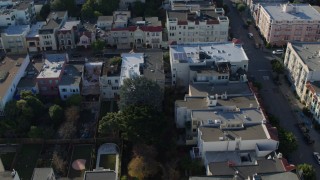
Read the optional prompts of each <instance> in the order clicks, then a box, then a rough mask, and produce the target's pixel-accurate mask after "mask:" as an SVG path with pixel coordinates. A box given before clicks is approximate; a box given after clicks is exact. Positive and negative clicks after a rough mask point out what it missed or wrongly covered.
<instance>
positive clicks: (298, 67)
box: [284, 42, 320, 102]
mask: <svg viewBox="0 0 320 180" xmlns="http://www.w3.org/2000/svg"><path fill="white" fill-rule="evenodd" d="M319 46H320V43H307V42H289V43H288V45H287V50H286V54H285V58H284V66H285V68H286V70H287V73H288V78H289V80H290V81H291V83H292V87H293V89H294V90H295V91H296V93H297V95H298V96H299V98H300V101H301V102H306V99H307V97H306V91H307V88H306V84H307V82H313V81H320V63H319V62H320V54H319Z"/></svg>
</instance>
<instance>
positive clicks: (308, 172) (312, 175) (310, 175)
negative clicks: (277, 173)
mask: <svg viewBox="0 0 320 180" xmlns="http://www.w3.org/2000/svg"><path fill="white" fill-rule="evenodd" d="M298 170H301V171H302V175H303V178H304V179H308V180H316V179H317V178H316V171H315V169H314V167H313V166H312V165H310V164H299V165H298Z"/></svg>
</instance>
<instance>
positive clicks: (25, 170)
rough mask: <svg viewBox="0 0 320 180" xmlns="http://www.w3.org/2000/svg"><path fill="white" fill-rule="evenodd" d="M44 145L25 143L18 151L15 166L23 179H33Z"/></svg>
mask: <svg viewBox="0 0 320 180" xmlns="http://www.w3.org/2000/svg"><path fill="white" fill-rule="evenodd" d="M41 148H42V145H33V144H32V145H31V144H26V145H23V146H22V147H21V149H20V151H18V154H17V157H16V161H15V164H14V165H13V168H14V169H15V170H17V172H18V173H19V176H20V178H21V179H31V176H32V173H33V169H34V168H35V166H36V163H37V159H38V156H39V154H40V151H41Z"/></svg>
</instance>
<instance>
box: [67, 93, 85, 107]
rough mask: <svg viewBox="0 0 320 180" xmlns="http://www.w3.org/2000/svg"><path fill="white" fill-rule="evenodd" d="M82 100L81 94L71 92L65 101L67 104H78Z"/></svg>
mask: <svg viewBox="0 0 320 180" xmlns="http://www.w3.org/2000/svg"><path fill="white" fill-rule="evenodd" d="M81 102H82V96H81V95H80V94H73V95H71V96H70V97H69V98H68V99H67V101H66V105H67V106H80V105H81Z"/></svg>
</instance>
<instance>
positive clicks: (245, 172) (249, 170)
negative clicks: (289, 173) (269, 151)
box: [209, 158, 286, 178]
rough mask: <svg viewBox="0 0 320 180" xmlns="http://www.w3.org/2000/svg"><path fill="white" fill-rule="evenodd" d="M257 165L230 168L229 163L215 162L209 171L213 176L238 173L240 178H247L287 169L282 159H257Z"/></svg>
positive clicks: (210, 165)
mask: <svg viewBox="0 0 320 180" xmlns="http://www.w3.org/2000/svg"><path fill="white" fill-rule="evenodd" d="M256 163H257V164H254V165H247V166H241V165H240V166H237V165H236V166H229V165H228V163H227V162H213V163H210V164H209V170H210V172H211V173H212V175H234V174H235V171H238V176H240V177H242V178H247V177H249V176H251V177H252V176H253V175H254V174H256V173H257V174H267V173H281V172H285V171H286V169H285V167H284V165H283V163H282V159H278V158H274V159H266V158H263V159H257V161H256Z"/></svg>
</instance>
